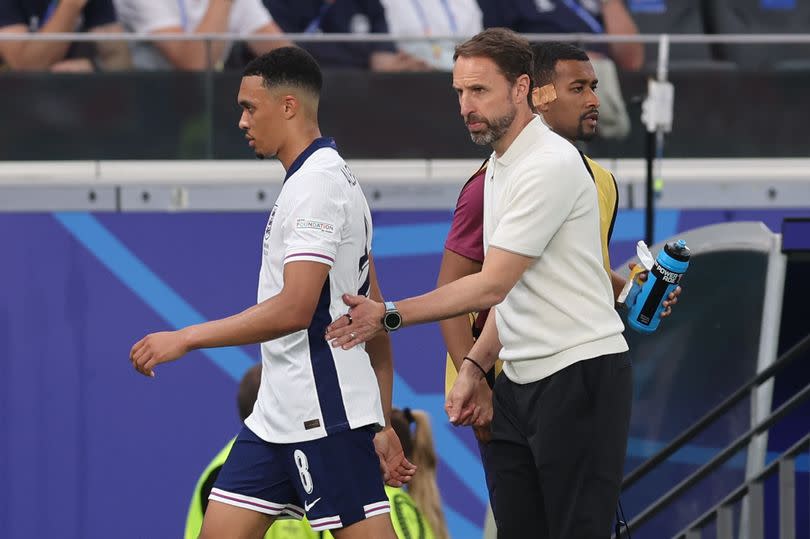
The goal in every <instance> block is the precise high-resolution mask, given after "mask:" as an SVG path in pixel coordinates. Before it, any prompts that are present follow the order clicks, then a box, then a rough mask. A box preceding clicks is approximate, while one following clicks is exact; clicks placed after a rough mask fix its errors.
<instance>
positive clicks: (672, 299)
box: [629, 262, 681, 318]
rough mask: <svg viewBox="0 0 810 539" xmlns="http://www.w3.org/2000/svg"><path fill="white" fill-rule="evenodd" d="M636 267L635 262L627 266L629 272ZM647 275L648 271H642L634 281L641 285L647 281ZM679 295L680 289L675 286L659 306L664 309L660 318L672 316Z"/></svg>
mask: <svg viewBox="0 0 810 539" xmlns="http://www.w3.org/2000/svg"><path fill="white" fill-rule="evenodd" d="M636 266H637V264H636V263H635V262H630V264H629V268H630V271H633V268H635V267H636ZM648 273H649V272H648V271H642V272H641V273H639V274H638V276H637V277H636V279H638V280H639V282H641V283H643V282H644V281H646V280H647V274H648ZM680 295H681V287H680V286H676V287H675V290H673V291H672V292H670V293H669V297H668V298H667V299H666V300H664V303H662V304H661V306H662V307H664V310H663V311H662V312H661V318H666V317H667V316H669V315H671V314H672V306H673V305H675V304H676V303H678V296H680Z"/></svg>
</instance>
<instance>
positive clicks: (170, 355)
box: [129, 330, 189, 378]
mask: <svg viewBox="0 0 810 539" xmlns="http://www.w3.org/2000/svg"><path fill="white" fill-rule="evenodd" d="M188 351H189V348H188V345H187V344H186V338H185V335H184V334H183V332H182V330H181V331H161V332H160V333H150V334H149V335H147V336H146V337H144V338H143V339H141V340H140V341H138V342H136V343H135V345H134V346H133V347H132V350H130V352H129V360H130V361H131V362H132V366H133V367H135V370H136V371H138V372H139V373H141V374H143V375H144V376H149V377H152V378H154V376H155V371H154V368H155V367H156V366H158V365H160V364H161V363H166V362H167V361H174V360H175V359H178V358H180V357H181V356H183V355H185V354H186V353H187V352H188Z"/></svg>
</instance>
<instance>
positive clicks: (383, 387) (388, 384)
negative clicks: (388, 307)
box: [366, 254, 394, 428]
mask: <svg viewBox="0 0 810 539" xmlns="http://www.w3.org/2000/svg"><path fill="white" fill-rule="evenodd" d="M368 272H369V279H370V282H371V286H370V287H369V297H370V298H371V299H372V300H374V301H377V302H382V301H383V296H382V292H381V291H380V284H379V282H378V281H377V271H376V269H375V268H374V258H373V256H372V255H371V254H369V255H368ZM366 352H367V353H368V357H369V359H370V360H371V367H372V368H373V369H374V373H375V374H376V375H377V383H378V384H379V386H380V398H381V399H382V407H383V414H384V415H385V427H386V428H390V427H391V407H392V400H393V397H392V395H393V391H394V362H393V359H392V354H391V338H390V337H389V336H388V333H380V334H379V335H377V336H376V337H375V338H373V339H371V340H370V341H368V343H367V344H366Z"/></svg>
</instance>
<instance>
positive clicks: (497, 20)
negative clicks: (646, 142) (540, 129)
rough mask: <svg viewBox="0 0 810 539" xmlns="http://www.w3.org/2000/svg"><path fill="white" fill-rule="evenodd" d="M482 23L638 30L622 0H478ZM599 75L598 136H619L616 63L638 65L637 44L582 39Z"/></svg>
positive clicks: (622, 110)
mask: <svg viewBox="0 0 810 539" xmlns="http://www.w3.org/2000/svg"><path fill="white" fill-rule="evenodd" d="M478 3H479V4H480V6H481V10H482V11H483V14H484V27H485V28H489V27H492V26H503V27H506V28H511V29H512V30H515V31H516V32H521V33H526V34H566V33H581V34H618V35H627V34H638V33H639V32H638V27H637V26H636V23H635V22H634V21H633V18H632V17H631V16H630V13H629V12H628V10H627V7H626V6H625V4H624V0H479V1H478ZM584 45H585V46H584V48H585V49H586V51H587V52H588V56H590V58H591V63H592V64H593V67H594V70H595V71H596V75H597V76H598V78H599V99H600V100H601V102H602V106H601V109H600V114H601V116H600V123H599V136H600V137H602V138H610V139H621V138H624V137H626V136H627V135H628V134H629V133H630V118H629V116H628V115H627V107H626V105H625V102H624V98H623V97H622V90H621V85H620V84H619V77H618V73H617V72H616V71H617V70H616V67H617V66H618V68H619V69H620V70H623V71H638V70H639V69H641V67H642V66H643V65H644V46H643V45H642V44H641V43H611V44H609V45H608V44H602V43H586V44H584Z"/></svg>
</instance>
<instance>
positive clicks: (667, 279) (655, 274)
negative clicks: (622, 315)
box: [636, 260, 683, 324]
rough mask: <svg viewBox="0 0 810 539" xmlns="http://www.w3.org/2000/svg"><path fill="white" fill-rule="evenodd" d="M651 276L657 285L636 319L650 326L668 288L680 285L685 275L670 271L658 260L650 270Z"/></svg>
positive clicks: (654, 285)
mask: <svg viewBox="0 0 810 539" xmlns="http://www.w3.org/2000/svg"><path fill="white" fill-rule="evenodd" d="M650 276H651V277H652V278H654V279H655V283H654V284H653V287H652V289H651V290H650V293H649V294H648V295H647V301H645V302H644V305H643V306H642V307H641V310H640V311H639V313H638V316H637V317H636V320H638V321H639V322H641V323H642V324H649V323H650V322H651V321H652V319H653V317H654V316H655V313H656V311H657V310H658V305H659V304H660V303H661V299H662V298H663V297H664V294H665V293H666V291H667V288H668V287H669V285H671V284H674V285H677V284H678V283H680V282H681V277H683V274H682V273H676V272H674V271H669V270H668V269H666V268H665V267H663V266H662V265H661V264H659V263H658V260H656V261H655V263H654V264H653V267H652V269H651V270H650Z"/></svg>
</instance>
